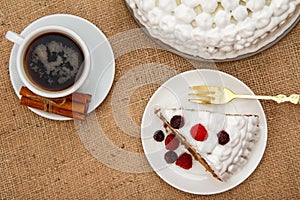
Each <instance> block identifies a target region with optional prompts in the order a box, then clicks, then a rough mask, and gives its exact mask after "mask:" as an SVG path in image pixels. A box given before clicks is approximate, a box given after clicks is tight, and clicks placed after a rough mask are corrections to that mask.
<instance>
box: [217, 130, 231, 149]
mask: <svg viewBox="0 0 300 200" xmlns="http://www.w3.org/2000/svg"><path fill="white" fill-rule="evenodd" d="M229 140H230V138H229V135H228V133H227V132H226V131H224V130H222V131H220V132H219V133H218V142H219V144H220V145H225V144H227V143H228V142H229Z"/></svg>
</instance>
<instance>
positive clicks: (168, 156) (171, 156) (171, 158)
mask: <svg viewBox="0 0 300 200" xmlns="http://www.w3.org/2000/svg"><path fill="white" fill-rule="evenodd" d="M177 158H178V156H177V153H175V152H174V151H168V152H167V153H165V160H166V162H167V163H168V164H171V163H174V162H175V161H176V160H177Z"/></svg>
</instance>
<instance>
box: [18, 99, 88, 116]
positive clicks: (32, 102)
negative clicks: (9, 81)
mask: <svg viewBox="0 0 300 200" xmlns="http://www.w3.org/2000/svg"><path fill="white" fill-rule="evenodd" d="M20 104H21V105H24V106H28V107H31V108H36V109H39V110H42V111H45V112H49V113H53V114H57V115H61V116H65V117H70V118H74V119H79V120H85V118H86V114H85V113H78V112H73V111H72V110H66V109H63V108H60V107H57V106H52V107H51V106H49V105H46V104H45V103H44V102H41V101H36V100H33V99H30V98H28V97H25V96H22V97H21V100H20Z"/></svg>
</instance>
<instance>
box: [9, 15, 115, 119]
mask: <svg viewBox="0 0 300 200" xmlns="http://www.w3.org/2000/svg"><path fill="white" fill-rule="evenodd" d="M45 25H60V26H64V27H67V28H70V29H72V30H73V31H74V32H76V33H77V34H78V35H79V36H81V37H82V39H83V40H84V41H85V42H86V44H87V46H88V48H89V50H90V53H91V57H92V58H91V64H92V66H91V71H90V73H89V77H88V78H87V81H86V82H85V83H84V85H83V86H82V87H81V88H80V89H79V90H78V92H82V93H88V94H91V95H92V101H91V103H90V106H89V110H88V113H89V112H91V111H93V110H94V109H96V108H97V107H98V106H99V105H100V104H101V103H102V101H103V100H104V99H105V97H106V96H107V94H108V92H109V90H110V88H111V86H112V83H113V79H114V74H115V59H114V54H113V51H112V48H111V45H110V43H109V41H108V40H107V38H106V37H105V35H104V34H103V33H102V32H101V31H100V30H99V29H98V28H97V27H96V26H95V25H94V24H92V23H91V22H89V21H87V20H85V19H83V18H80V17H77V16H74V15H67V14H55V15H49V16H45V17H42V18H40V19H38V20H36V21H34V22H33V23H31V24H30V25H29V26H27V27H26V28H25V29H24V30H23V31H22V33H21V35H23V36H26V35H27V34H28V33H30V32H31V31H32V30H34V29H36V28H38V27H41V26H45ZM17 50H18V46H17V45H14V46H13V48H12V51H11V56H10V61H9V72H10V79H11V82H12V85H13V88H14V90H15V92H16V94H17V95H18V97H19V98H21V96H20V95H19V91H20V89H21V87H22V86H23V85H24V84H23V83H22V81H21V79H20V78H19V75H18V72H17V69H16V67H15V65H16V64H15V63H16V60H15V58H16V54H17ZM29 109H30V110H32V111H33V112H34V113H36V114H38V115H40V116H42V117H45V118H48V119H53V120H70V119H71V118H67V117H63V116H59V115H55V114H51V113H47V112H43V111H41V110H37V109H33V108H29Z"/></svg>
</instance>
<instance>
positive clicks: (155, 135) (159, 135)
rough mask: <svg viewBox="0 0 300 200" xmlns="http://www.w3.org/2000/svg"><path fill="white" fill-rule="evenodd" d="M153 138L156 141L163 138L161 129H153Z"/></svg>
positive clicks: (160, 140)
mask: <svg viewBox="0 0 300 200" xmlns="http://www.w3.org/2000/svg"><path fill="white" fill-rule="evenodd" d="M153 139H154V140H155V141H157V142H162V141H164V139H165V134H164V132H163V131H162V130H157V131H155V133H154V135H153Z"/></svg>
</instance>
